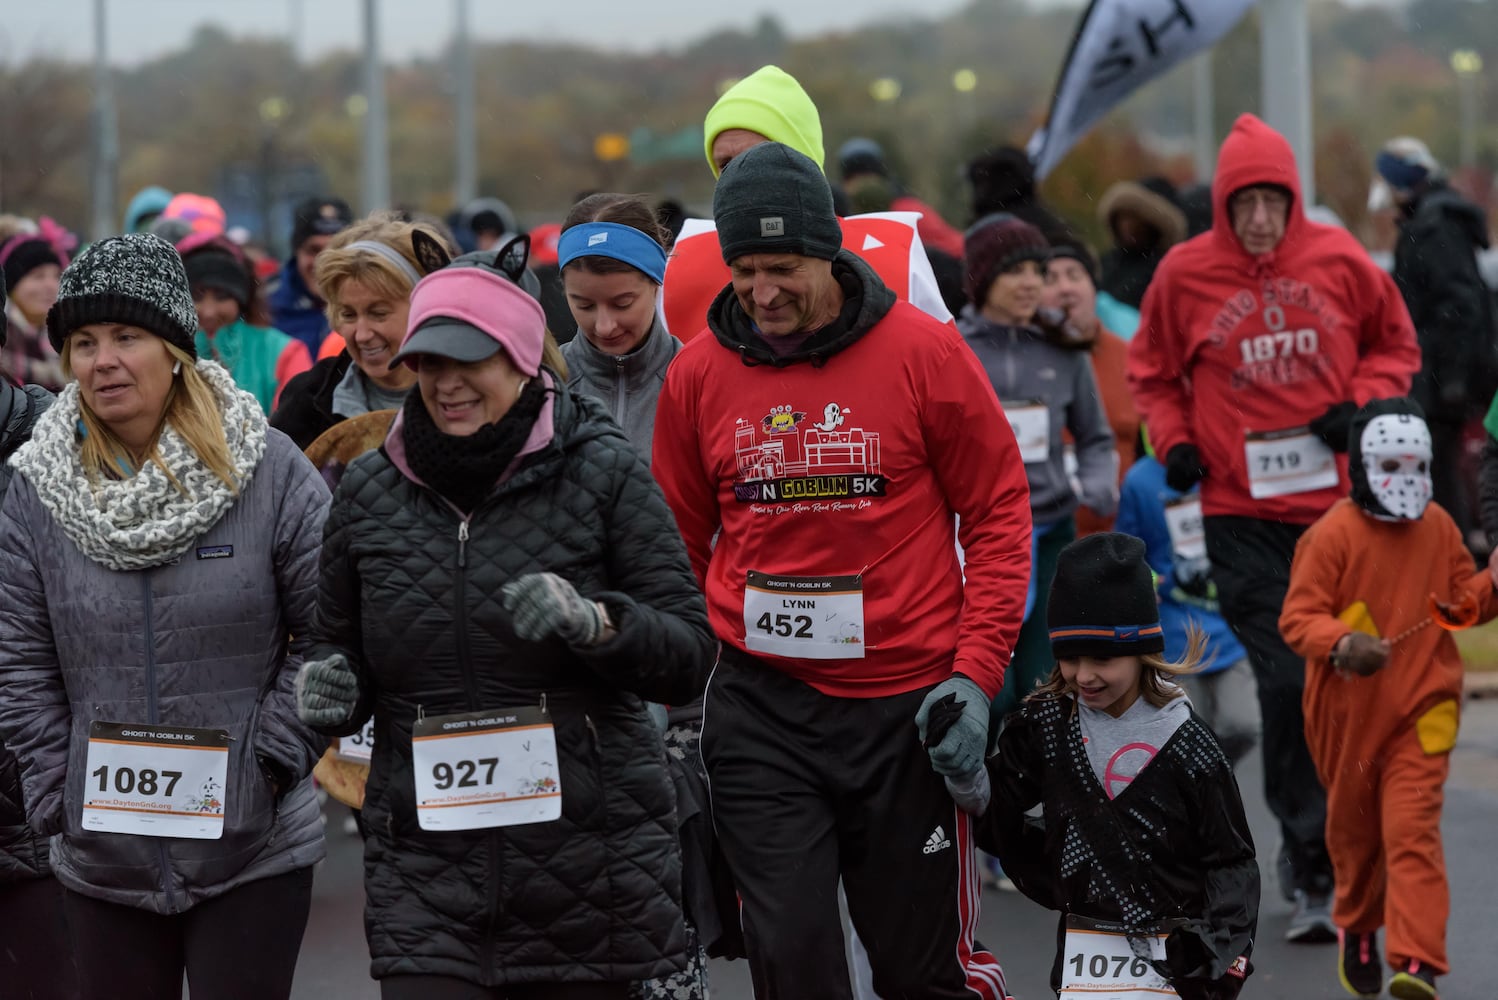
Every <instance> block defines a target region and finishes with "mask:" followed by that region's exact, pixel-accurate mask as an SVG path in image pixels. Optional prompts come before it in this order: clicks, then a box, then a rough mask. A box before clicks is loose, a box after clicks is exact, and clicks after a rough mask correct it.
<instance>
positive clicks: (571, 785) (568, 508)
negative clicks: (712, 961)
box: [314, 376, 714, 986]
mask: <svg viewBox="0 0 1498 1000" xmlns="http://www.w3.org/2000/svg"><path fill="white" fill-rule="evenodd" d="M543 377H545V376H543ZM555 381H556V380H555V379H553V380H552V382H553V386H554V387H555V388H556V389H557V393H558V394H557V396H556V397H555V399H554V400H553V402H552V403H551V404H549V405H548V407H547V408H546V409H545V410H543V411H542V415H541V418H540V419H541V420H543V421H544V420H548V419H550V420H552V421H553V422H554V429H555V431H554V436H553V438H552V440H551V442H550V443H549V444H547V445H546V446H545V447H544V448H542V449H541V450H540V451H538V452H535V453H532V454H530V455H528V456H526V457H525V458H523V459H522V460H521V463H520V465H519V466H518V467H517V469H516V470H515V471H514V472H513V473H512V474H511V475H510V477H509V478H508V479H505V480H503V481H502V482H501V483H500V484H499V485H498V486H497V487H496V488H495V490H494V492H493V493H491V494H490V496H489V497H488V499H486V500H485V501H484V502H483V503H481V504H480V505H479V507H478V508H477V509H476V510H475V511H474V513H473V514H472V516H471V517H470V518H469V519H468V520H467V521H465V520H464V519H463V518H462V517H461V516H460V515H459V513H458V512H457V510H456V509H455V508H454V507H452V506H451V505H450V504H448V503H447V502H446V501H445V500H443V499H442V498H441V497H440V496H438V495H437V494H436V493H435V492H434V491H432V490H431V489H429V488H428V487H426V486H425V485H422V484H421V483H420V482H419V481H418V480H417V479H416V477H415V475H414V474H413V473H412V472H411V471H410V467H409V465H407V464H406V463H405V461H404V441H403V439H402V437H401V425H400V423H397V425H396V426H395V427H393V428H392V430H391V434H390V437H389V438H388V439H387V442H386V445H385V447H384V448H382V449H381V450H379V451H376V452H371V453H369V454H367V455H364V456H362V457H361V458H359V459H357V460H356V461H355V462H354V463H353V464H352V465H350V466H349V468H348V471H347V472H346V473H345V474H344V477H343V481H342V482H341V483H340V485H339V487H338V490H337V493H336V495H335V497H334V500H333V507H332V510H331V513H330V517H329V519H328V523H327V529H326V534H325V536H324V541H323V554H322V584H321V592H320V595H319V607H318V619H319V634H318V637H317V638H318V640H319V649H318V651H317V653H316V654H314V655H318V656H326V655H328V654H329V653H332V652H335V651H341V652H343V653H344V654H345V655H346V656H347V657H348V658H349V662H350V663H351V664H353V665H354V667H355V669H356V671H357V672H358V674H359V677H360V703H359V706H358V710H357V711H356V713H355V717H354V719H353V720H352V721H351V722H350V723H349V724H348V725H347V726H345V727H342V728H341V729H337V730H329V731H328V732H329V733H330V734H332V735H345V734H348V733H351V732H354V731H357V730H358V728H359V727H361V726H362V725H363V724H364V722H365V720H367V719H368V718H369V716H370V714H371V713H372V714H373V716H374V733H375V750H374V759H373V761H372V765H371V769H370V774H369V782H368V784H367V786H366V792H365V799H364V819H365V823H366V825H367V827H368V831H369V834H368V839H367V841H366V846H365V862H364V871H365V889H366V894H367V900H368V901H367V904H366V908H365V929H366V932H367V934H368V937H369V949H370V955H371V958H372V970H371V971H372V972H373V974H374V976H375V977H376V978H381V977H384V976H389V975H420V974H431V975H444V976H457V977H461V978H463V979H467V980H470V981H472V982H476V983H480V984H483V985H486V986H495V985H504V984H511V983H544V982H563V981H572V982H579V981H606V982H625V981H633V980H640V979H648V978H652V977H656V976H660V975H663V974H665V973H668V972H670V971H673V970H675V969H679V968H681V967H683V965H684V963H685V940H684V936H683V929H682V914H681V861H680V852H679V848H678V845H677V839H676V826H675V817H674V801H673V791H672V785H671V781H670V778H669V777H668V773H667V769H666V763H665V759H664V755H663V751H662V747H661V739H660V734H659V733H658V732H656V730H655V729H654V728H653V726H652V725H651V723H650V721H649V719H648V718H647V716H646V714H645V710H644V707H643V703H642V701H641V699H642V698H644V699H650V700H653V701H662V702H667V703H675V704H680V703H685V702H688V701H691V700H693V699H695V698H697V697H699V696H700V695H701V693H702V688H703V685H704V683H705V681H706V673H707V670H708V669H709V667H710V665H711V663H712V659H713V656H714V645H713V639H712V635H711V633H710V631H709V628H708V624H707V612H706V609H705V607H704V605H703V600H702V597H701V595H700V593H699V591H698V589H697V584H696V581H695V579H694V578H693V576H692V571H691V568H690V566H689V564H688V562H687V556H686V552H685V550H684V548H683V546H682V543H681V541H680V537H679V535H678V534H677V530H676V525H675V521H674V520H673V519H672V516H671V513H670V511H669V510H668V509H667V507H666V503H665V500H664V498H663V497H662V496H661V493H660V490H659V488H658V487H657V486H656V485H655V481H654V480H653V479H651V477H650V473H649V472H648V471H647V470H646V467H645V465H644V463H643V462H642V461H641V460H640V458H639V457H638V456H637V455H636V453H635V452H634V450H633V449H632V448H631V447H630V445H629V443H628V441H627V440H625V438H624V435H623V434H622V433H621V432H620V430H619V428H618V427H617V426H616V425H615V424H613V423H612V422H611V421H609V419H608V418H607V416H605V415H604V413H603V410H602V408H601V407H600V406H599V404H598V403H596V402H594V401H592V400H589V399H584V398H581V397H577V396H573V395H571V394H570V393H568V392H567V391H566V390H565V388H561V387H556V386H555ZM465 525H466V529H465V527H464V526H465ZM541 571H550V572H554V573H557V574H560V575H561V576H563V577H565V578H567V579H568V580H570V581H571V582H572V583H573V585H574V586H576V587H577V589H578V591H579V592H580V593H581V594H583V595H584V596H585V597H588V598H591V599H594V600H599V601H602V602H603V603H604V604H605V605H606V607H607V608H608V610H609V615H610V618H611V619H612V621H613V622H614V623H615V625H616V627H617V629H618V634H617V635H616V636H615V637H614V638H612V639H610V640H608V641H607V642H605V643H603V644H601V645H599V646H596V647H593V648H591V649H586V650H575V649H572V648H569V647H568V646H567V645H566V644H565V643H563V642H562V641H561V640H559V639H555V638H553V639H548V640H545V641H542V642H538V643H531V642H525V641H522V640H521V639H519V638H518V637H517V636H516V635H515V633H514V631H513V629H512V627H511V622H510V616H509V614H508V613H507V612H506V611H505V610H504V608H503V606H502V604H501V594H500V588H502V587H503V586H504V585H505V584H506V583H508V582H509V581H511V580H513V579H515V578H516V577H518V576H521V575H523V574H526V573H534V572H541ZM543 695H544V696H545V698H546V705H547V708H548V710H549V711H550V713H551V715H552V717H553V723H554V725H555V727H556V738H557V750H558V756H559V758H560V760H559V765H560V779H561V785H562V816H561V819H559V820H556V821H554V822H551V823H539V824H532V825H525V826H511V827H503V828H498V829H491V830H472V831H464V832H429V831H424V830H422V829H421V828H420V826H419V824H418V821H417V817H416V809H415V788H414V779H413V773H412V760H411V729H412V725H413V723H414V722H415V720H416V717H417V712H418V708H419V709H420V710H421V711H422V712H423V713H424V714H425V715H426V716H432V715H442V714H449V713H459V712H469V711H477V710H480V709H499V708H512V707H521V706H528V705H532V706H533V705H536V704H538V703H539V702H540V700H541V698H542V696H543Z"/></svg>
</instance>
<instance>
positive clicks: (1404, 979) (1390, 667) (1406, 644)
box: [1280, 399, 1498, 1000]
mask: <svg viewBox="0 0 1498 1000" xmlns="http://www.w3.org/2000/svg"><path fill="white" fill-rule="evenodd" d="M1349 438H1350V441H1349V448H1348V455H1349V474H1350V478H1351V481H1352V496H1351V497H1350V498H1349V499H1344V500H1341V501H1338V502H1337V503H1336V504H1335V505H1334V506H1333V507H1332V508H1331V510H1329V511H1327V513H1326V514H1325V515H1324V516H1323V517H1322V518H1321V520H1319V521H1317V522H1316V524H1314V525H1313V526H1312V527H1311V528H1310V530H1309V531H1307V532H1306V533H1305V535H1304V536H1303V537H1302V538H1301V540H1300V543H1299V544H1298V545H1297V546H1296V550H1295V561H1294V563H1293V564H1292V565H1291V570H1290V589H1289V592H1288V594H1287V595H1286V597H1285V603H1284V608H1283V611H1282V613H1281V616H1280V630H1281V631H1282V632H1283V633H1284V638H1285V642H1286V643H1287V644H1288V645H1289V646H1290V648H1292V649H1294V650H1295V651H1296V652H1298V653H1300V654H1301V655H1303V656H1305V657H1306V684H1305V695H1304V699H1303V707H1304V710H1305V720H1306V742H1307V744H1308V745H1309V746H1310V749H1311V756H1312V757H1313V758H1314V760H1315V762H1316V767H1317V770H1318V771H1319V772H1320V775H1321V780H1322V782H1323V783H1324V784H1325V785H1326V789H1327V822H1326V842H1327V848H1328V850H1329V852H1330V854H1331V858H1332V865H1333V868H1334V869H1335V872H1336V886H1337V888H1336V898H1335V902H1334V904H1333V908H1332V919H1333V921H1334V922H1335V923H1336V925H1337V928H1338V932H1339V938H1340V940H1341V962H1340V966H1339V972H1340V974H1341V979H1342V984H1343V986H1345V987H1346V988H1347V990H1348V992H1349V993H1352V994H1354V995H1357V996H1365V997H1373V996H1378V995H1379V994H1380V993H1381V992H1382V990H1383V986H1384V982H1383V970H1382V965H1381V963H1380V961H1379V954H1378V940H1377V934H1378V930H1379V928H1381V927H1382V928H1385V930H1386V937H1387V940H1386V945H1387V948H1388V953H1389V966H1390V968H1392V969H1393V970H1394V975H1393V977H1392V979H1391V980H1390V982H1389V992H1390V995H1392V996H1394V997H1396V998H1398V1000H1436V986H1435V980H1436V977H1437V976H1441V975H1445V974H1446V973H1447V972H1448V971H1449V969H1450V966H1449V965H1448V963H1447V958H1446V919H1447V916H1448V914H1449V911H1450V891H1449V888H1448V885H1447V880H1446V866H1445V861H1444V859H1443V856H1442V850H1441V802H1442V795H1443V786H1444V785H1445V783H1446V775H1447V773H1448V770H1449V768H1450V751H1451V748H1452V746H1453V745H1455V743H1456V731H1457V722H1458V717H1459V712H1460V704H1461V696H1462V661H1461V657H1460V655H1459V654H1458V652H1457V648H1456V643H1455V642H1454V641H1453V640H1452V637H1451V635H1450V632H1449V630H1451V629H1455V628H1459V627H1465V626H1467V625H1472V624H1475V623H1476V622H1477V621H1478V620H1484V621H1486V620H1488V619H1491V618H1493V617H1495V616H1498V600H1495V598H1494V595H1493V587H1492V584H1491V582H1490V580H1489V576H1488V573H1487V571H1485V570H1484V571H1478V570H1477V568H1476V566H1475V565H1474V563H1473V561H1472V556H1471V555H1470V554H1468V552H1467V549H1466V547H1465V545H1463V543H1462V536H1461V533H1460V531H1459V530H1458V529H1457V527H1456V524H1455V522H1453V521H1452V519H1451V516H1450V515H1449V514H1447V513H1446V511H1444V510H1442V509H1441V508H1440V507H1439V506H1438V505H1435V504H1432V503H1430V495H1431V478H1430V458H1431V445H1430V430H1429V428H1428V427H1427V426H1426V423H1425V419H1424V416H1423V414H1422V413H1421V412H1420V407H1419V406H1418V405H1417V404H1416V403H1414V402H1413V401H1412V400H1409V399H1383V400H1374V401H1372V402H1370V403H1368V404H1367V405H1366V406H1364V407H1363V408H1362V409H1361V410H1359V411H1358V413H1357V415H1356V416H1355V417H1354V418H1353V422H1352V427H1351V431H1350V434H1349Z"/></svg>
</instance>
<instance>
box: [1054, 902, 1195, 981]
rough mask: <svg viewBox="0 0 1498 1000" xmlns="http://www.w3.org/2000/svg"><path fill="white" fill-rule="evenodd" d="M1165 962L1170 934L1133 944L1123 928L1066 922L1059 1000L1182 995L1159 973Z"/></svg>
mask: <svg viewBox="0 0 1498 1000" xmlns="http://www.w3.org/2000/svg"><path fill="white" fill-rule="evenodd" d="M1164 958H1165V934H1163V933H1162V934H1159V935H1157V936H1152V937H1149V938H1145V939H1143V940H1141V939H1139V938H1137V937H1136V938H1134V939H1133V940H1131V939H1130V938H1129V937H1128V936H1127V935H1126V934H1125V933H1124V928H1123V927H1122V926H1121V925H1119V924H1114V923H1110V922H1108V921H1103V920H1090V919H1088V918H1087V917H1080V916H1077V915H1076V914H1069V915H1068V916H1067V918H1066V951H1065V954H1064V955H1063V956H1062V961H1061V996H1060V998H1059V1000H1146V998H1148V1000H1159V998H1160V997H1173V996H1179V995H1180V994H1178V993H1176V991H1175V990H1174V989H1172V988H1171V985H1170V983H1168V982H1166V981H1165V978H1164V977H1163V976H1161V975H1160V973H1158V972H1156V971H1155V967H1154V965H1153V964H1152V963H1153V962H1157V961H1163V960H1164Z"/></svg>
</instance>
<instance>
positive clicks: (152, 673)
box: [140, 569, 177, 913]
mask: <svg viewBox="0 0 1498 1000" xmlns="http://www.w3.org/2000/svg"><path fill="white" fill-rule="evenodd" d="M140 587H141V593H142V597H143V604H144V608H145V614H144V615H143V616H142V617H144V618H145V630H144V632H145V634H144V639H145V643H146V721H147V722H149V723H150V724H151V725H153V726H156V725H160V724H161V710H160V707H159V706H158V704H157V702H156V623H155V621H154V620H153V619H154V617H155V614H156V607H155V604H154V602H153V600H152V597H151V571H150V570H148V569H146V570H141V571H140ZM151 839H152V840H155V841H156V856H157V858H159V859H160V861H161V891H162V892H164V893H166V908H167V910H168V911H170V912H172V913H176V912H177V894H176V893H175V892H173V891H172V869H171V859H170V858H168V857H167V853H166V841H164V840H162V839H161V838H160V837H153V838H151Z"/></svg>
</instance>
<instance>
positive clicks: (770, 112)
mask: <svg viewBox="0 0 1498 1000" xmlns="http://www.w3.org/2000/svg"><path fill="white" fill-rule="evenodd" d="M702 131H703V140H704V141H703V149H704V151H705V152H706V153H707V162H708V166H710V167H711V168H712V171H713V176H714V177H717V176H718V175H719V174H721V173H722V172H723V168H724V167H725V166H727V164H728V161H729V160H731V159H733V158H734V157H735V156H738V155H739V154H740V153H742V152H743V151H744V150H746V149H749V148H750V147H751V146H757V145H759V144H760V143H762V142H778V143H781V144H783V145H786V146H790V147H791V148H792V149H794V150H795V151H796V152H798V153H802V154H804V155H805V156H807V157H808V158H809V159H810V160H811V161H812V162H813V163H815V164H816V165H817V166H818V167H819V168H822V169H825V165H824V161H825V157H824V155H823V151H822V117H821V115H819V114H818V113H817V106H816V105H815V104H813V103H812V100H811V98H810V97H809V96H808V95H807V93H806V91H805V90H804V89H802V87H801V84H800V83H798V82H797V81H796V78H795V77H793V76H791V75H790V74H789V73H787V72H786V71H785V70H783V69H781V68H780V67H778V66H761V67H760V68H759V69H757V70H755V71H754V72H753V73H751V74H749V75H748V76H746V77H744V78H743V79H742V80H740V81H739V82H738V83H736V84H734V85H733V86H732V87H730V88H728V90H726V91H725V92H724V93H723V96H722V97H720V98H718V101H717V103H715V104H714V105H713V106H712V108H711V109H709V111H708V113H707V118H706V120H705V121H704V122H703V128H702ZM917 219H918V216H917V215H916V214H914V213H910V212H885V213H880V214H877V215H855V216H849V217H848V218H845V219H842V220H841V222H842V227H843V246H845V247H847V248H848V249H849V250H851V251H852V252H853V253H856V254H857V255H858V256H860V257H862V258H863V260H864V262H865V263H866V264H868V265H869V266H870V267H872V268H873V269H874V270H875V272H877V273H878V275H879V277H880V278H881V279H883V281H884V283H885V284H886V285H887V286H889V289H890V291H892V292H894V293H895V296H896V297H897V298H899V299H902V300H904V301H907V302H909V303H910V304H911V305H913V306H915V307H916V308H917V309H919V310H921V311H922V312H924V313H926V314H928V315H930V316H934V317H936V318H937V319H939V320H941V321H942V322H943V323H947V322H950V321H951V319H952V313H951V312H950V311H949V310H948V309H947V306H946V303H945V302H944V301H943V300H942V295H941V289H940V288H939V287H938V286H937V284H936V275H935V274H933V273H932V271H931V263H930V261H929V260H927V258H926V250H925V247H924V245H923V244H922V243H921V238H920V236H919V234H918V233H917V232H916V228H915V227H916V221H917ZM727 284H728V265H726V264H724V263H723V258H722V256H721V255H720V254H719V251H718V237H717V234H716V232H715V231H714V227H713V222H712V220H711V219H688V220H687V222H686V225H685V226H684V227H683V228H682V230H681V234H680V235H679V236H678V237H677V238H676V243H675V245H674V246H673V247H672V250H671V258H670V260H669V261H668V262H667V264H666V281H665V284H664V285H663V287H662V290H661V296H660V299H659V303H660V311H661V318H662V319H664V320H665V323H666V329H667V330H668V331H670V333H671V335H672V336H674V337H677V338H679V339H680V340H682V341H688V340H691V339H692V338H693V337H694V336H696V335H697V334H698V333H700V332H701V331H702V330H704V329H706V327H707V311H708V307H709V306H711V305H712V302H713V299H714V298H716V297H717V295H718V293H719V292H720V291H722V290H723V287H724V286H725V285H727Z"/></svg>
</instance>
